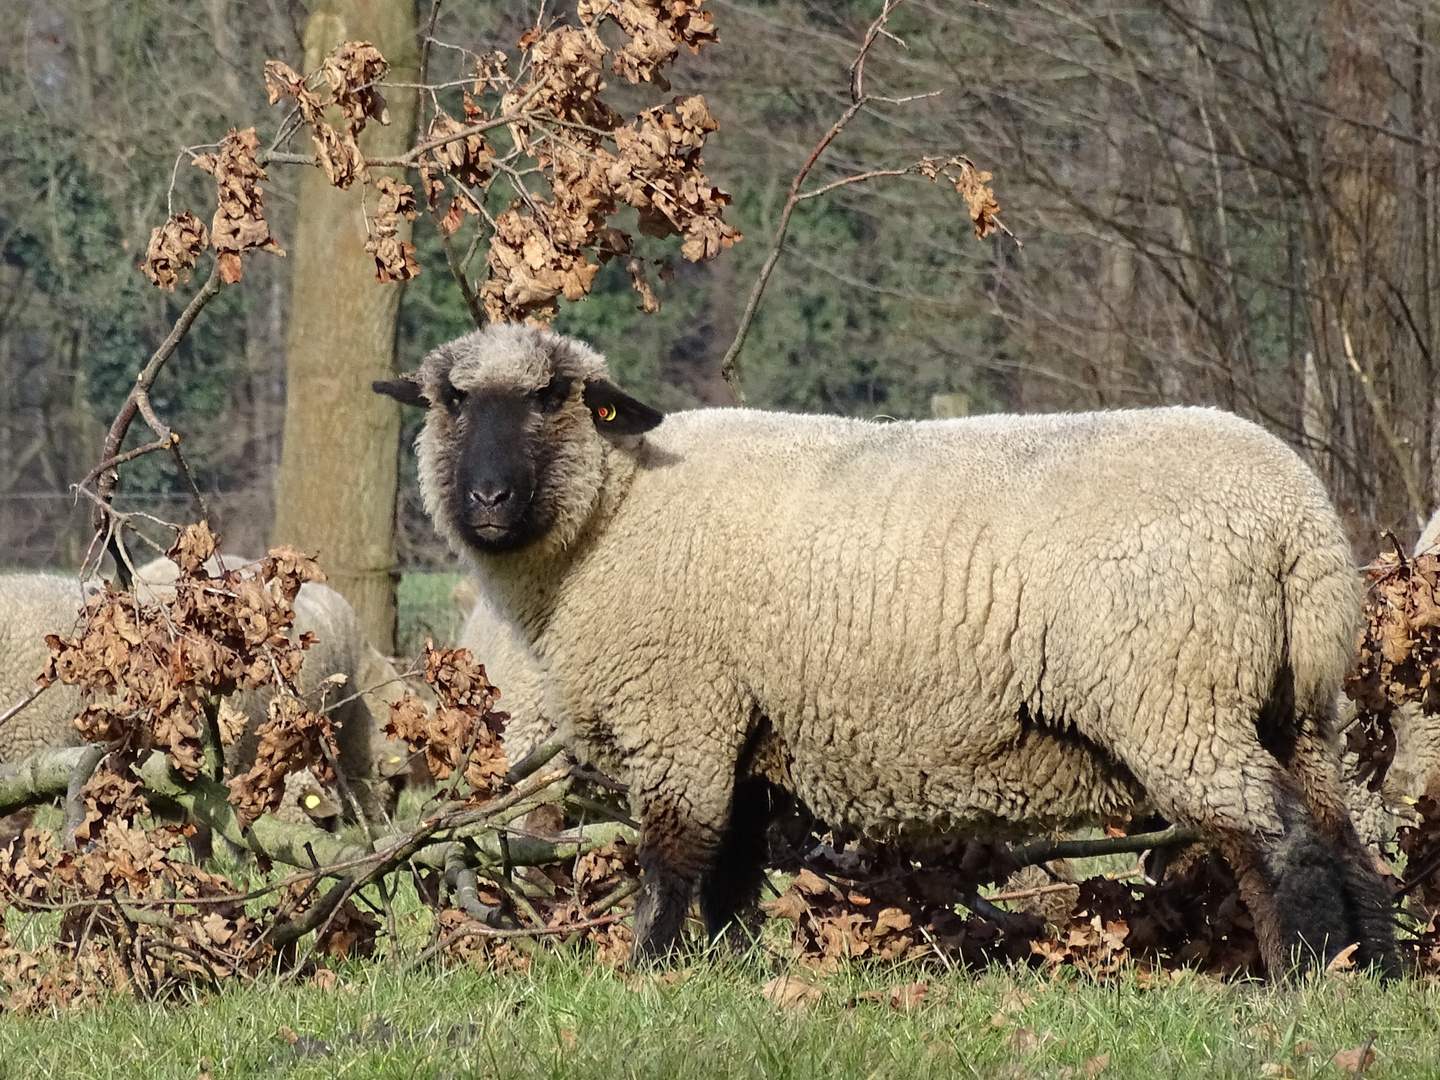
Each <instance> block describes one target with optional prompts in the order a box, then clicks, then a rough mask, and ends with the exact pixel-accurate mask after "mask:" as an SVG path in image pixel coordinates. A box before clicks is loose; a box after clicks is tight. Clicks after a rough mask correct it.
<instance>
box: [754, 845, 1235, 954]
mask: <svg viewBox="0 0 1440 1080" xmlns="http://www.w3.org/2000/svg"><path fill="white" fill-rule="evenodd" d="M1006 863H1007V857H1006V854H1005V849H1004V847H1003V846H997V845H987V844H975V843H972V844H963V845H953V846H949V847H947V848H944V849H940V850H938V851H932V852H927V853H925V855H924V858H923V859H915V858H912V857H911V855H910V854H907V853H903V852H900V851H896V850H893V849H888V848H882V847H874V846H870V845H862V846H860V847H859V848H857V849H855V850H852V851H846V852H841V853H838V854H837V853H836V852H835V851H834V849H832V848H829V847H827V846H825V845H819V846H817V847H816V848H814V849H813V850H812V851H811V853H810V855H809V856H808V857H807V859H806V865H805V866H803V867H802V868H801V869H800V871H799V873H798V874H797V875H796V877H795V879H794V881H793V882H792V883H791V886H790V888H789V889H788V890H787V891H786V892H785V893H784V894H783V895H782V896H781V897H780V898H779V899H777V900H775V901H773V902H772V903H770V904H767V905H765V910H766V911H767V912H768V913H769V914H770V915H772V916H774V917H776V918H779V919H784V920H787V921H789V922H790V923H792V924H793V927H792V932H791V947H792V949H793V950H794V951H795V953H796V954H797V958H798V960H799V961H800V963H801V964H802V965H804V966H806V967H809V968H813V969H818V970H821V971H829V970H834V969H836V968H837V967H838V966H839V965H840V963H841V962H842V961H843V960H846V959H858V958H864V959H879V960H899V959H907V960H923V959H927V958H930V959H935V958H940V959H942V961H943V962H944V963H946V964H954V963H958V964H961V965H965V966H970V967H977V968H978V967H984V966H985V965H987V964H990V963H995V962H1008V963H1015V962H1020V963H1028V964H1032V965H1039V966H1042V967H1044V968H1047V969H1056V968H1060V967H1062V966H1063V967H1067V968H1074V969H1078V970H1080V971H1082V972H1084V973H1086V974H1087V975H1089V976H1091V977H1096V978H1104V977H1109V976H1112V975H1114V974H1116V973H1117V972H1118V971H1120V970H1121V968H1122V967H1124V966H1126V965H1127V964H1129V963H1131V962H1132V961H1133V962H1136V963H1140V964H1142V965H1145V966H1147V967H1151V968H1178V967H1194V968H1197V969H1200V970H1203V971H1207V972H1214V973H1217V974H1226V975H1230V974H1236V973H1249V974H1256V973H1258V972H1259V949H1258V945H1257V943H1256V940H1255V935H1254V928H1253V925H1252V924H1251V921H1250V917H1249V913H1248V912H1247V911H1246V910H1245V907H1244V905H1243V903H1242V902H1241V901H1240V898H1239V894H1238V892H1237V891H1236V888H1235V882H1234V879H1233V878H1232V877H1231V876H1230V873H1229V870H1228V868H1227V867H1226V866H1225V863H1224V862H1223V860H1221V859H1220V858H1219V856H1217V855H1214V854H1212V853H1210V852H1208V851H1197V852H1196V853H1194V855H1193V857H1191V858H1189V859H1188V861H1187V862H1186V863H1185V865H1183V867H1181V868H1179V869H1177V870H1176V871H1175V872H1173V873H1172V874H1171V875H1170V876H1169V877H1168V878H1167V879H1166V880H1164V881H1163V882H1162V883H1160V884H1158V885H1149V884H1142V883H1140V882H1131V881H1118V880H1110V879H1106V878H1094V879H1091V880H1088V881H1082V882H1078V883H1076V884H1075V885H1073V886H1069V887H1068V888H1065V889H1064V890H1059V889H1055V888H1054V887H1052V886H1040V887H1037V888H1034V889H1030V890H1021V891H1019V892H1014V891H1011V892H1008V893H1005V894H1003V895H1004V896H1008V897H1015V898H1017V899H1024V898H1026V897H1027V895H1028V896H1030V897H1033V898H1039V897H1041V896H1046V897H1047V898H1055V897H1063V898H1064V899H1063V902H1062V903H1060V904H1059V905H1058V906H1056V905H1050V906H1049V907H1048V909H1047V917H1046V918H1041V917H1039V916H1037V915H1035V914H1031V913H1029V912H1011V913H1007V915H1006V918H1005V919H1004V920H1003V922H999V923H997V922H994V921H991V920H990V919H986V918H982V917H979V916H975V915H962V914H960V913H959V912H960V909H961V908H963V907H964V906H965V902H966V900H967V899H968V898H970V897H972V896H974V895H975V894H976V891H977V887H978V886H979V885H981V884H984V883H986V882H988V881H996V880H1006V879H1007V878H1008V879H1009V880H1010V881H1012V882H1014V881H1016V880H1017V879H1016V878H1013V877H1011V874H1010V871H1011V868H1012V867H1013V862H1011V863H1010V865H1009V866H1007V865H1006Z"/></svg>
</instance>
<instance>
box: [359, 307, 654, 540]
mask: <svg viewBox="0 0 1440 1080" xmlns="http://www.w3.org/2000/svg"><path fill="white" fill-rule="evenodd" d="M374 387H375V390H376V392H378V393H382V394H388V395H389V396H391V397H393V398H395V399H396V400H398V401H401V402H403V403H405V404H409V405H419V406H422V407H425V408H427V409H428V410H429V412H428V415H427V416H426V419H425V428H424V430H423V431H422V432H421V434H420V438H419V440H417V442H416V449H417V452H418V454H419V459H420V488H421V492H422V494H423V495H424V497H425V509H426V510H427V511H428V512H429V514H430V517H431V519H432V520H433V521H434V522H435V526H436V528H437V529H439V530H440V532H441V533H442V534H443V535H444V536H445V537H446V538H447V539H448V540H449V541H450V542H451V544H452V545H454V546H455V547H457V548H459V549H461V550H464V549H466V548H468V549H471V550H474V551H478V552H482V553H497V552H504V551H514V550H516V549H519V548H524V547H528V546H530V545H532V544H534V543H535V542H536V541H538V540H539V539H540V538H541V537H546V536H550V537H552V538H554V539H555V540H556V541H558V542H559V543H560V544H561V545H563V544H565V543H568V542H569V540H570V539H572V538H573V536H574V534H575V532H576V531H577V530H578V528H579V527H580V525H582V524H583V522H584V521H585V520H586V519H587V518H588V517H589V515H590V513H591V512H592V511H593V509H594V507H595V506H596V504H597V501H598V499H599V497H600V491H601V487H602V484H603V482H604V479H605V475H606V470H605V458H606V454H607V453H608V449H609V447H610V446H611V445H612V444H614V443H616V442H625V441H626V440H627V439H629V438H633V437H634V436H638V435H641V434H643V433H644V432H646V431H649V430H650V429H651V428H653V427H655V426H656V425H657V424H659V423H660V421H661V420H662V419H663V415H662V414H661V413H659V412H658V411H656V410H655V409H652V408H650V407H649V406H648V405H644V404H642V403H640V402H638V401H636V400H635V399H634V398H632V397H630V396H629V395H627V394H625V393H623V392H622V391H621V390H620V389H619V388H618V387H617V386H615V385H614V384H613V383H612V382H610V379H609V375H608V373H607V372H606V370H605V361H604V360H603V359H602V358H601V357H600V355H599V354H598V353H596V352H595V351H594V350H593V349H591V348H589V347H588V346H587V345H585V344H583V343H582V342H579V341H576V340H574V339H573V338H566V337H561V336H559V335H558V334H552V333H550V332H549V331H546V330H538V329H534V328H532V327H526V326H517V325H494V326H489V327H487V328H486V329H484V330H479V331H476V332H475V333H473V334H467V335H466V336H465V337H462V338H457V339H456V340H455V341H452V342H450V343H449V344H446V345H442V346H440V347H439V348H438V349H436V350H435V351H434V352H432V353H431V354H430V355H429V356H427V357H426V358H425V361H424V363H423V364H421V366H420V368H419V370H418V371H416V372H413V373H411V374H409V375H406V376H404V377H402V378H399V379H396V380H393V381H389V382H376V383H375V384H374Z"/></svg>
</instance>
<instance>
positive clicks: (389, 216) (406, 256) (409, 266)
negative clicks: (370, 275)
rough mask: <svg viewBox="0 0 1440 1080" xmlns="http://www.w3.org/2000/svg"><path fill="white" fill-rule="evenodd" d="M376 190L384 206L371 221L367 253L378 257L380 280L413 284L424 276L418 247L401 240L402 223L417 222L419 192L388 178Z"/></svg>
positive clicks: (377, 267)
mask: <svg viewBox="0 0 1440 1080" xmlns="http://www.w3.org/2000/svg"><path fill="white" fill-rule="evenodd" d="M375 186H376V188H377V189H378V190H379V192H380V205H379V206H378V207H376V209H375V215H374V217H373V218H372V219H371V225H372V227H371V230H370V237H369V239H367V240H366V241H365V250H366V251H368V252H370V254H372V255H374V256H375V277H376V280H378V281H380V282H382V283H383V282H387V281H409V280H410V279H411V278H413V277H414V276H415V275H416V274H418V273H419V272H420V264H419V263H417V262H416V261H415V245H414V244H412V243H410V242H409V241H407V240H401V239H400V219H401V218H402V217H403V218H404V219H405V220H406V221H414V220H415V214H416V213H417V211H416V209H415V189H414V188H412V187H411V186H410V185H409V184H402V183H400V182H399V181H396V180H392V179H390V177H388V176H382V177H381V178H380V180H379V182H378V183H377V184H376V185H375Z"/></svg>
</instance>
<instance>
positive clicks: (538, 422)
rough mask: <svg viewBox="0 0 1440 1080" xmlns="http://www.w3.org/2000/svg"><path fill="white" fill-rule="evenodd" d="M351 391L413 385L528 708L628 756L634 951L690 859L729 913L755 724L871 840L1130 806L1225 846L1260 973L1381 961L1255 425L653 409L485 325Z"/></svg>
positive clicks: (800, 776) (646, 941)
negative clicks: (1256, 941)
mask: <svg viewBox="0 0 1440 1080" xmlns="http://www.w3.org/2000/svg"><path fill="white" fill-rule="evenodd" d="M376 388H377V390H380V391H382V392H387V393H391V394H392V395H394V396H396V397H398V398H400V399H402V400H406V401H410V402H412V403H416V404H426V405H428V406H429V411H428V415H427V418H426V423H425V427H424V429H423V431H422V433H421V435H420V437H419V439H418V441H417V449H418V454H419V468H420V476H421V485H422V493H423V495H424V498H425V504H426V508H427V510H428V511H429V513H430V514H431V516H432V518H433V519H434V521H435V523H436V526H437V528H438V529H439V531H440V532H441V533H442V534H443V535H445V536H446V537H447V538H448V539H449V540H450V542H451V543H452V545H454V546H455V547H456V548H457V549H458V550H461V551H463V552H465V553H467V554H468V555H469V556H470V557H471V558H472V559H473V561H474V563H475V566H476V569H477V573H478V576H479V580H480V583H481V587H482V591H483V592H484V593H485V594H486V596H487V597H488V598H489V602H491V603H493V604H494V605H495V606H496V607H497V608H499V609H500V610H502V611H503V612H505V613H506V614H507V615H508V617H509V618H510V619H511V620H512V621H513V622H514V624H515V625H517V626H519V627H520V629H521V630H522V631H523V634H524V636H525V638H526V639H527V640H528V642H529V644H530V647H531V648H532V650H533V651H534V654H535V662H536V664H537V665H538V669H539V670H542V671H544V672H546V681H547V684H548V685H547V686H546V688H545V691H544V694H543V697H544V700H545V701H546V702H547V703H548V704H549V706H550V707H551V708H552V710H553V714H554V715H555V717H557V718H559V719H561V720H562V722H563V724H564V725H565V729H566V730H567V731H569V732H572V733H573V737H574V738H575V739H576V740H577V741H578V742H579V744H580V747H581V749H582V750H583V751H584V752H585V753H586V754H587V755H588V756H590V757H591V758H593V759H594V760H596V761H597V763H599V764H601V765H602V766H604V767H606V768H608V769H610V770H612V771H614V772H615V773H616V774H617V775H618V777H619V778H621V779H624V780H626V781H627V782H628V783H629V784H630V785H631V789H632V797H633V799H634V801H635V804H636V810H637V813H638V815H639V817H640V819H641V821H642V824H643V836H642V849H641V862H642V866H643V867H644V871H645V884H644V888H643V890H642V896H641V903H640V908H639V912H638V914H637V920H636V922H637V926H636V937H637V949H638V951H639V952H640V953H641V954H646V953H656V952H662V951H665V950H667V949H669V948H670V947H671V946H672V944H673V942H674V940H675V938H676V935H677V934H678V932H679V929H680V926H681V924H682V920H683V915H684V909H685V905H686V904H687V903H688V901H689V899H690V897H691V895H692V893H693V889H694V888H695V887H696V886H697V884H698V885H699V886H700V888H701V895H702V907H706V903H705V900H706V896H707V895H710V896H712V902H711V903H710V904H709V905H708V908H707V910H706V914H707V922H709V923H710V924H711V929H712V931H716V930H718V929H719V926H720V924H721V923H722V922H723V919H724V917H725V916H726V915H727V914H728V912H727V911H725V910H724V907H725V905H723V904H718V905H717V904H716V903H715V902H714V901H713V896H714V895H715V894H716V893H718V892H723V891H724V890H725V886H724V883H723V882H716V881H714V880H713V875H712V874H711V871H712V869H713V867H714V860H715V858H716V853H717V851H720V850H722V848H725V847H733V846H734V844H733V842H732V841H730V840H727V839H726V833H727V828H729V827H732V826H733V825H734V822H732V820H731V816H732V815H731V811H732V799H733V796H734V793H735V791H736V784H737V778H740V777H742V776H743V775H744V774H745V772H746V770H747V769H748V768H749V767H750V765H749V759H750V757H751V755H753V754H754V753H755V751H756V742H757V740H761V739H763V740H764V741H765V742H766V749H767V756H769V757H771V758H772V759H773V758H774V757H775V756H776V753H775V751H776V750H777V748H778V749H779V751H780V754H779V756H780V757H782V758H783V766H784V767H783V768H781V769H779V770H777V772H778V774H779V775H780V777H781V778H782V779H783V781H784V783H785V784H786V786H787V787H789V788H790V789H791V790H792V791H793V793H794V794H795V795H797V796H798V797H799V798H800V799H802V800H803V801H804V802H805V803H806V804H807V805H808V806H809V808H810V809H811V810H812V811H814V812H815V813H816V814H817V815H818V816H819V817H821V818H822V819H823V820H825V821H827V822H828V823H830V824H831V825H833V826H836V827H840V828H844V829H849V830H853V831H857V832H860V833H863V834H865V835H867V836H871V837H875V838H878V839H896V840H902V841H904V840H925V839H928V838H932V837H935V836H940V835H946V836H948V835H956V834H959V835H970V836H987V837H994V836H1009V835H1016V834H1024V833H1033V832H1037V831H1044V830H1049V829H1053V828H1057V827H1065V826H1071V825H1075V824H1078V823H1081V822H1085V821H1093V820H1095V819H1096V818H1098V817H1100V816H1103V815H1108V814H1115V813H1119V812H1122V811H1126V810H1130V809H1135V808H1138V807H1142V806H1147V805H1148V806H1153V807H1154V808H1155V809H1158V810H1159V811H1161V812H1162V813H1164V814H1166V815H1167V816H1169V817H1170V818H1172V819H1174V820H1177V821H1181V822H1186V823H1189V824H1193V825H1196V826H1199V827H1201V828H1203V829H1205V830H1207V831H1208V832H1209V833H1210V834H1211V835H1212V836H1213V837H1214V838H1215V839H1216V840H1217V842H1218V843H1219V844H1220V845H1221V846H1222V849H1223V850H1224V851H1225V853H1226V855H1227V857H1228V859H1229V860H1230V862H1231V863H1232V865H1233V866H1234V868H1235V870H1236V873H1237V876H1238V878H1239V881H1240V886H1241V891H1242V895H1243V896H1244V897H1245V900H1246V902H1247V904H1248V905H1249V906H1250V908H1251V910H1252V912H1253V914H1254V915H1255V918H1256V921H1257V927H1258V930H1259V937H1260V941H1261V945H1262V950H1263V952H1264V957H1265V960H1266V962H1267V964H1268V965H1269V966H1270V968H1271V970H1272V971H1280V970H1283V969H1284V968H1285V966H1286V965H1288V963H1289V962H1290V957H1291V950H1292V949H1294V948H1296V947H1301V946H1304V947H1308V948H1311V949H1314V950H1317V951H1319V952H1321V953H1322V954H1324V955H1326V956H1329V955H1333V954H1334V953H1335V952H1337V951H1338V950H1339V949H1340V948H1342V947H1344V945H1346V944H1348V943H1350V942H1359V943H1360V944H1361V946H1362V948H1361V952H1360V956H1361V958H1362V959H1363V960H1375V961H1378V962H1381V963H1389V962H1390V960H1391V957H1392V945H1391V931H1390V928H1389V923H1388V917H1387V913H1386V912H1385V910H1384V892H1383V889H1382V886H1381V884H1380V882H1379V879H1378V877H1377V876H1376V874H1375V872H1374V870H1373V868H1372V867H1371V865H1370V862H1369V859H1368V856H1367V855H1366V853H1365V851H1364V849H1363V848H1362V847H1361V845H1360V843H1359V840H1358V838H1357V837H1356V834H1355V830H1354V828H1353V826H1352V824H1351V822H1350V819H1349V816H1348V814H1347V812H1346V809H1345V803H1344V797H1343V794H1342V791H1341V782H1340V774H1339V750H1338V745H1337V744H1336V741H1335V739H1334V735H1333V720H1334V709H1335V696H1336V692H1337V691H1338V689H1339V687H1340V683H1341V680H1342V677H1343V675H1344V673H1345V670H1346V667H1347V665H1348V663H1349V659H1350V652H1351V649H1352V647H1353V642H1354V637H1355V630H1356V626H1357V622H1358V614H1359V605H1358V594H1357V588H1356V574H1355V567H1354V565H1353V562H1352V559H1351V555H1350V549H1349V545H1348V543H1347V541H1346V539H1345V534H1344V532H1343V530H1342V528H1341V526H1340V522H1339V520H1338V518H1337V516H1336V514H1335V511H1334V509H1333V508H1332V507H1331V505H1330V503H1329V501H1328V499H1327V497H1326V495H1325V492H1324V490H1323V488H1322V487H1321V485H1320V484H1319V482H1318V480H1317V479H1316V478H1315V476H1314V475H1313V473H1311V472H1310V470H1309V469H1308V468H1307V467H1306V466H1305V465H1304V464H1303V463H1302V462H1301V461H1300V459H1299V458H1298V457H1297V456H1296V455H1295V454H1294V453H1293V452H1292V451H1291V450H1290V449H1289V448H1287V447H1286V446H1285V445H1284V444H1283V443H1281V442H1280V441H1279V440H1277V439H1275V438H1274V437H1273V436H1271V435H1269V434H1267V433H1266V432H1264V431H1263V430H1261V429H1260V428H1258V427H1256V426H1255V425H1253V424H1251V423H1248V422H1247V421H1244V420H1241V419H1239V418H1238V417H1235V416H1232V415H1229V414H1226V413H1223V412H1219V411H1215V410H1209V409H1192V408H1167V409H1153V410H1136V411H1120V412H1109V413H1088V414H1073V415H1061V416H986V417H976V418H971V419H963V420H949V421H926V422H895V423H885V424H881V423H873V422H863V421H857V420H850V419H844V418H839V417H821V416H796V415H785V414H778V413H766V412H759V411H754V410H741V409H713V410H702V411H692V412H681V413H675V414H672V415H670V416H668V417H666V418H665V419H664V422H663V423H661V424H659V426H658V427H655V424H656V423H658V421H659V414H656V413H654V412H653V410H648V409H646V407H645V406H643V405H640V403H638V402H634V401H633V399H630V398H628V397H626V396H625V395H623V393H621V392H620V391H619V390H618V389H617V388H616V387H614V386H613V384H611V383H610V381H609V379H608V375H607V373H606V369H605V365H604V361H603V359H602V358H601V357H600V356H599V355H598V354H596V353H595V352H594V351H593V350H591V349H589V348H588V347H587V346H585V345H584V344H583V343H581V342H578V341H574V340H572V339H568V338H563V337H559V336H557V335H554V334H551V333H549V332H546V331H540V330H535V329H531V328H523V327H514V326H492V327H490V328H488V329H486V330H483V331H479V332H476V333H473V334H470V335H467V336H466V337H463V338H460V339H458V340H457V341H454V342H451V343H450V344H448V345H444V346H441V347H440V348H439V349H437V350H435V351H434V352H433V353H431V354H430V356H429V357H427V358H426V360H425V362H424V364H423V366H422V367H421V369H420V370H419V372H418V373H416V375H414V376H411V377H409V379H408V380H399V381H397V382H394V383H388V384H377V387H376ZM495 424H500V425H503V426H504V428H505V432H506V433H507V434H506V435H505V439H497V438H496V436H495V433H494V431H493V430H488V429H487V425H492V426H493V425H495ZM650 428H653V430H647V429H650ZM507 440H508V442H507ZM477 659H479V660H481V661H482V662H484V661H485V660H486V659H487V658H486V657H485V656H483V655H481V656H478V657H477ZM502 689H503V687H502ZM746 816H747V817H750V816H751V815H746ZM707 878H708V879H709V880H707Z"/></svg>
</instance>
